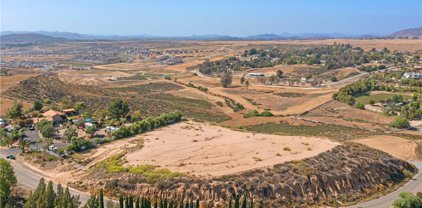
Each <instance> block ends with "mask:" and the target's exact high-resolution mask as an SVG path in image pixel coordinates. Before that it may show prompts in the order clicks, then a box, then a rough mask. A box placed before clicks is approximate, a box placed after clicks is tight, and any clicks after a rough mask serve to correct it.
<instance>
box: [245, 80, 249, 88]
mask: <svg viewBox="0 0 422 208" xmlns="http://www.w3.org/2000/svg"><path fill="white" fill-rule="evenodd" d="M245 86H246V89H248V88H249V81H248V80H246V81H245Z"/></svg>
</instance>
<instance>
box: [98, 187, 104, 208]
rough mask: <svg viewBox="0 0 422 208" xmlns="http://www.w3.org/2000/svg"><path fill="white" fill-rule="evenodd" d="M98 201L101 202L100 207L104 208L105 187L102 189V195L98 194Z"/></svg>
mask: <svg viewBox="0 0 422 208" xmlns="http://www.w3.org/2000/svg"><path fill="white" fill-rule="evenodd" d="M98 203H99V208H104V194H103V189H101V190H100V195H99V196H98Z"/></svg>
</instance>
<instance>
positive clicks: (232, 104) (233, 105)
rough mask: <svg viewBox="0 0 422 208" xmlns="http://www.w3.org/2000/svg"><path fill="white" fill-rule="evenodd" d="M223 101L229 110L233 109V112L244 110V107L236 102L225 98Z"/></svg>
mask: <svg viewBox="0 0 422 208" xmlns="http://www.w3.org/2000/svg"><path fill="white" fill-rule="evenodd" d="M224 101H225V102H226V105H227V106H229V107H230V108H231V109H233V111H234V112H237V111H241V110H243V109H245V106H243V105H242V104H240V103H238V102H236V101H235V100H233V99H231V98H225V99H224Z"/></svg>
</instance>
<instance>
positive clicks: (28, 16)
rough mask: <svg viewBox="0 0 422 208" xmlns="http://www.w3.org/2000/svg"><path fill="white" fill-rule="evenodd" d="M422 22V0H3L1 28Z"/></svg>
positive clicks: (150, 29) (343, 29)
mask: <svg viewBox="0 0 422 208" xmlns="http://www.w3.org/2000/svg"><path fill="white" fill-rule="evenodd" d="M420 26H422V0H172V1H171V0H139V1H135V0H113V1H112V0H1V31H41V30H43V31H66V32H76V33H83V34H91V35H140V34H149V35H158V36H186V35H205V34H220V35H231V36H248V35H255V34H263V33H275V34H282V33H293V34H301V33H342V34H352V35H362V34H373V35H384V34H390V33H392V32H395V31H398V30H402V29H407V28H413V27H420Z"/></svg>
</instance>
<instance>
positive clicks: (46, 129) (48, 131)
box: [36, 120, 55, 138]
mask: <svg viewBox="0 0 422 208" xmlns="http://www.w3.org/2000/svg"><path fill="white" fill-rule="evenodd" d="M36 129H37V130H38V131H39V132H40V134H41V135H42V136H43V137H44V138H51V137H53V136H54V132H55V129H54V126H53V122H51V121H47V120H41V121H40V122H38V123H37V126H36Z"/></svg>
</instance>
